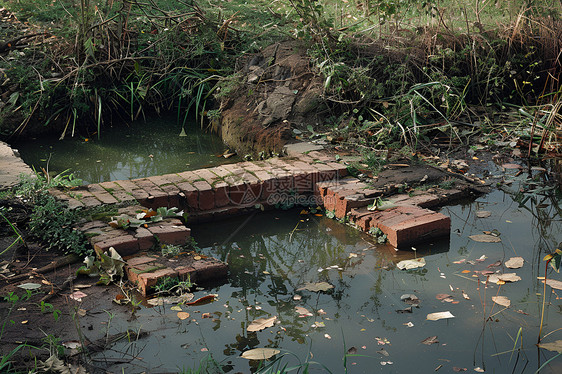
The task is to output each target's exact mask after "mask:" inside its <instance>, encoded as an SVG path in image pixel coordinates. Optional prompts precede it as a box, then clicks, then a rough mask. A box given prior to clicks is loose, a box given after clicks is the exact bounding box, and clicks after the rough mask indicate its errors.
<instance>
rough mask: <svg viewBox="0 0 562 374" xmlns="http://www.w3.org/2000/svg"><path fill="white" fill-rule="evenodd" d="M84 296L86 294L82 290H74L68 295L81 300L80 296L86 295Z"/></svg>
mask: <svg viewBox="0 0 562 374" xmlns="http://www.w3.org/2000/svg"><path fill="white" fill-rule="evenodd" d="M86 296H88V295H86V294H85V293H84V292H82V291H75V292H73V293H72V294H71V295H70V296H69V297H70V298H71V299H72V300H76V301H82V298H83V297H86Z"/></svg>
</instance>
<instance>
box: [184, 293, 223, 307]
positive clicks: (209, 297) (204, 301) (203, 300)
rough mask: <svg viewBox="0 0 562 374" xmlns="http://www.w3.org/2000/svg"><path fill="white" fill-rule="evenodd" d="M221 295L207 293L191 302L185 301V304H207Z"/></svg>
mask: <svg viewBox="0 0 562 374" xmlns="http://www.w3.org/2000/svg"><path fill="white" fill-rule="evenodd" d="M217 297H219V295H217V294H214V293H212V294H210V295H205V296H203V297H200V298H198V299H197V300H195V301H192V302H189V303H185V305H191V306H195V305H205V304H209V303H212V302H213V301H215V299H216V298H217Z"/></svg>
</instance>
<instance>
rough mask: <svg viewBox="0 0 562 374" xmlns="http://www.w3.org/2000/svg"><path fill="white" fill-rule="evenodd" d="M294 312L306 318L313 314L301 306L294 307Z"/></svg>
mask: <svg viewBox="0 0 562 374" xmlns="http://www.w3.org/2000/svg"><path fill="white" fill-rule="evenodd" d="M295 311H296V312H297V313H298V314H300V315H301V316H307V317H312V316H313V314H312V313H311V312H310V311H309V310H308V309H306V308H303V307H302V306H297V307H295Z"/></svg>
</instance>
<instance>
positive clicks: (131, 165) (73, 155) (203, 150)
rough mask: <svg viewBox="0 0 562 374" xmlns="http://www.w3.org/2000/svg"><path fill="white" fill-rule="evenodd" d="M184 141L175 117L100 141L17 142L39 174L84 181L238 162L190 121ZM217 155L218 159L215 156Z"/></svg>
mask: <svg viewBox="0 0 562 374" xmlns="http://www.w3.org/2000/svg"><path fill="white" fill-rule="evenodd" d="M186 134H187V136H185V137H180V136H179V127H178V126H177V125H176V123H175V118H173V117H162V118H155V119H151V120H150V121H148V122H144V121H136V122H134V123H133V124H131V126H130V127H126V128H124V127H119V128H107V129H104V131H103V133H102V136H101V139H99V140H98V139H97V137H94V138H88V139H85V138H79V139H77V138H69V139H64V140H62V141H60V140H58V138H56V137H51V138H48V137H46V138H41V139H36V140H33V141H28V142H25V143H20V144H15V145H14V146H15V147H16V148H18V149H19V151H20V154H21V156H22V158H23V160H24V161H25V162H26V163H28V164H29V165H32V166H33V167H35V168H36V169H37V170H40V169H41V168H45V169H46V170H49V171H50V172H53V173H60V172H62V171H64V170H67V169H71V171H72V172H73V173H74V174H75V175H76V176H77V177H79V178H81V179H83V180H84V181H85V182H86V183H94V182H104V181H109V180H120V179H133V178H140V177H147V176H153V175H162V174H167V173H176V172H181V171H185V170H194V169H199V168H202V167H208V166H216V165H220V164H221V163H225V162H236V161H239V159H237V158H231V159H229V160H226V159H224V158H223V157H220V155H221V154H222V153H223V151H224V150H225V146H224V145H223V143H222V141H221V140H220V139H219V138H218V137H217V136H214V135H211V134H208V133H204V132H202V131H201V129H200V128H199V127H198V126H196V124H195V123H191V124H189V125H187V126H186ZM217 156H218V157H217Z"/></svg>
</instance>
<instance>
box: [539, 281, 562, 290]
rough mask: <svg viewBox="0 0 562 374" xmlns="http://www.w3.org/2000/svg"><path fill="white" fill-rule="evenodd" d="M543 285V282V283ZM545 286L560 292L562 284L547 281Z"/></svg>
mask: <svg viewBox="0 0 562 374" xmlns="http://www.w3.org/2000/svg"><path fill="white" fill-rule="evenodd" d="M543 283H544V281H543ZM546 284H548V285H549V286H550V287H552V288H554V289H557V290H562V282H561V281H558V280H555V279H547V280H546Z"/></svg>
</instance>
